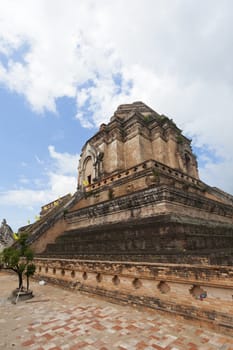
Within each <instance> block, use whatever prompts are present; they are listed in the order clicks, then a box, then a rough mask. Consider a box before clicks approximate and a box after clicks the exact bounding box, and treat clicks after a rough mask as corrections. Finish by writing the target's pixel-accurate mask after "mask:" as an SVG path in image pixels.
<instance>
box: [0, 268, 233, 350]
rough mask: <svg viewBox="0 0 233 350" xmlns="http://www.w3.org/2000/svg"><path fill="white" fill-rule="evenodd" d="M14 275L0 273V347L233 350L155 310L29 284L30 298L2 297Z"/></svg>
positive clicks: (224, 340) (223, 339) (229, 342)
mask: <svg viewBox="0 0 233 350" xmlns="http://www.w3.org/2000/svg"><path fill="white" fill-rule="evenodd" d="M16 286H17V276H16V275H8V274H6V273H4V272H0V349H1V350H5V349H16V350H20V349H30V350H76V349H83V350H97V349H99V350H114V349H117V350H129V349H130V350H155V349H157V350H196V349H200V350H216V349H220V350H233V338H231V337H228V336H225V335H222V334H219V333H215V332H213V331H210V330H208V329H203V328H202V329H201V328H198V327H197V326H194V325H192V324H191V323H188V322H183V321H177V320H175V319H169V317H168V316H167V315H164V316H161V315H160V314H158V313H157V312H156V311H153V310H152V311H150V310H148V311H145V310H137V309H135V308H134V307H131V306H121V305H116V304H111V303H109V302H106V301H104V300H102V299H98V298H93V297H89V296H86V295H83V294H81V293H77V292H76V293H73V292H69V291H66V290H63V289H60V288H57V287H54V286H51V285H45V286H40V285H39V284H38V283H36V282H33V283H31V287H32V289H33V291H34V294H35V297H34V298H33V299H31V300H30V301H27V302H25V301H24V302H19V303H17V304H16V305H14V304H11V303H10V301H8V300H7V297H8V296H9V291H12V290H13V289H14V288H15V287H16Z"/></svg>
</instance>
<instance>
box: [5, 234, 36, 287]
mask: <svg viewBox="0 0 233 350" xmlns="http://www.w3.org/2000/svg"><path fill="white" fill-rule="evenodd" d="M27 239H28V235H27V233H22V234H21V235H20V237H19V239H18V241H17V243H15V244H14V245H13V246H11V247H8V248H5V249H4V250H3V252H2V254H1V263H2V267H3V268H5V269H9V270H12V271H14V272H16V273H17V275H18V281H19V287H18V288H19V289H22V288H23V276H24V274H25V276H26V278H27V290H28V289H29V277H30V276H32V275H33V274H34V272H35V269H36V267H35V265H34V264H33V262H32V261H33V257H34V255H33V251H32V250H31V249H30V248H29V247H28V245H27Z"/></svg>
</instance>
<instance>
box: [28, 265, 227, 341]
mask: <svg viewBox="0 0 233 350" xmlns="http://www.w3.org/2000/svg"><path fill="white" fill-rule="evenodd" d="M35 262H36V266H37V269H36V278H38V279H39V278H42V279H44V280H46V281H49V282H51V283H54V284H58V285H60V286H63V287H65V288H71V289H72V290H79V291H83V292H86V293H90V294H92V295H98V296H101V297H104V298H107V299H111V300H112V301H115V302H118V303H124V304H125V303H127V304H128V303H129V304H134V305H140V306H143V307H149V308H152V309H156V310H158V311H161V312H162V311H163V312H167V313H169V314H170V315H174V316H176V317H177V316H179V317H182V318H185V319H189V320H190V319H191V320H193V321H195V322H198V323H199V324H205V325H208V327H212V328H214V329H216V330H220V331H221V332H224V333H226V334H232V332H233V304H232V295H233V268H232V267H229V266H225V267H224V266H222V267H219V266H207V265H187V264H186V265H185V264H183V265H182V264H158V263H136V262H134V263H132V262H131V263H129V262H110V261H83V260H75V259H70V260H68V259H48V258H44V259H42V258H37V259H35Z"/></svg>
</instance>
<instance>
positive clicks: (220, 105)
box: [0, 0, 233, 190]
mask: <svg viewBox="0 0 233 350" xmlns="http://www.w3.org/2000/svg"><path fill="white" fill-rule="evenodd" d="M232 11H233V3H232V2H231V1H228V0H223V1H221V2H219V1H214V0H206V1H204V2H203V1H201V0H195V1H194V0H193V1H192V0H191V1H188V2H184V1H180V0H177V1H169V0H163V1H161V0H156V1H155V0H144V1H142V0H134V1H133V0H128V1H127V2H126V1H123V0H118V1H117V2H116V1H115V2H112V1H111V2H110V1H107V0H99V1H98V4H97V3H96V2H94V1H91V0H83V1H82V0H80V1H75V0H66V1H63V0H56V1H55V0H50V1H49V2H48V1H46V0H40V1H39V0H37V1H36V0H35V1H33V2H31V1H29V0H22V1H20V2H19V1H17V0H9V1H7V2H3V1H2V2H1V3H0V52H2V53H3V54H4V55H5V56H6V58H7V60H8V63H7V65H6V64H5V65H3V64H2V65H0V82H1V83H3V84H5V86H7V87H8V88H9V89H11V90H12V91H16V92H18V93H20V94H22V95H24V96H25V98H26V99H27V101H28V103H29V104H30V105H31V107H32V108H33V109H34V110H35V111H38V112H43V111H44V110H46V109H47V110H50V111H52V112H55V113H56V99H58V98H59V97H62V96H68V97H72V98H74V99H75V101H76V102H77V112H76V118H77V119H78V120H79V121H80V122H81V124H82V125H83V126H85V127H88V128H90V127H92V126H93V125H99V124H101V123H102V122H106V121H107V120H108V119H109V117H110V116H111V115H112V114H113V112H114V110H115V109H116V107H117V106H118V104H120V103H129V102H133V101H135V100H142V101H144V102H145V103H147V104H149V105H150V106H151V107H152V108H154V109H155V110H157V111H158V112H160V113H164V114H167V115H169V116H171V117H172V118H173V119H174V120H175V121H176V122H177V124H178V126H180V127H181V128H182V129H183V130H184V131H185V132H186V133H188V135H190V136H191V137H193V139H194V141H195V143H196V145H198V146H202V147H205V145H208V147H209V148H212V149H213V150H214V151H215V152H218V153H219V155H220V156H221V157H222V158H223V162H222V164H215V163H213V162H212V163H211V162H209V163H208V164H206V166H205V167H204V168H203V169H202V170H203V171H202V173H203V174H207V172H208V176H207V178H208V180H209V181H210V182H211V183H212V182H213V181H212V180H214V178H215V177H216V176H215V175H216V172H217V171H219V174H220V175H221V177H222V179H223V180H222V183H223V188H224V189H226V190H230V189H231V181H230V178H231V177H232V176H233V169H232V166H228V167H227V168H226V172H227V174H225V173H221V170H219V169H221V168H222V166H223V167H224V169H225V166H224V164H233V158H232V156H229V157H228V155H229V154H231V152H232V136H231V130H232V129H233V118H232V113H233V102H232V101H233V100H232V89H233V85H232V84H233V66H232V62H231V61H232V56H233V47H232V41H233V30H232V29H233V25H232V20H231V13H232ZM25 46H26V48H27V50H25V51H24V50H23V48H25ZM22 51H23V53H22ZM19 53H21V56H22V57H21V59H17V58H16V56H17V54H19ZM49 150H50V154H51V156H52V157H53V159H54V160H56V161H57V162H58V163H57V164H58V165H57V166H58V168H57V169H58V170H59V171H61V175H62V176H63V175H65V176H67V175H66V174H65V173H63V170H64V168H63V170H62V168H61V165H59V162H60V158H59V157H60V156H59V155H58V154H57V153H56V152H55V150H54V149H53V148H50V149H49ZM63 156H65V155H63ZM67 163H68V162H67ZM66 166H67V167H68V165H66ZM213 169H215V170H213ZM62 181H64V183H67V182H66V181H67V180H66V179H63V180H62Z"/></svg>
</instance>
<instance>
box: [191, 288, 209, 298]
mask: <svg viewBox="0 0 233 350" xmlns="http://www.w3.org/2000/svg"><path fill="white" fill-rule="evenodd" d="M189 292H190V294H191V295H192V296H193V297H194V298H195V299H200V300H203V299H205V298H206V297H207V292H206V291H205V290H204V289H203V288H201V286H198V285H196V284H194V285H193V286H192V288H191V289H190V290H189Z"/></svg>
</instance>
